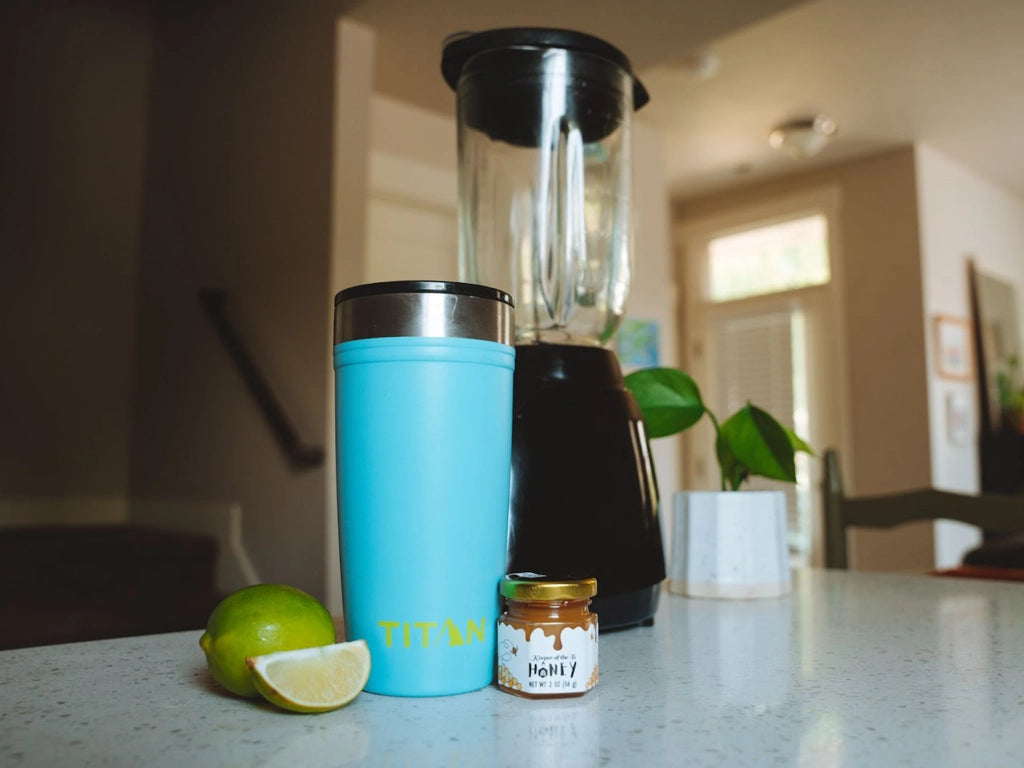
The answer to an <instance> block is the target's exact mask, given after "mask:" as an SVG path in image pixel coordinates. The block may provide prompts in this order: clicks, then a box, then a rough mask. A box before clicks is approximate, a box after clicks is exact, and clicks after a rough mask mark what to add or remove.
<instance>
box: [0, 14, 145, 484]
mask: <svg viewBox="0 0 1024 768" xmlns="http://www.w3.org/2000/svg"><path fill="white" fill-rule="evenodd" d="M149 58H150V32H149V18H148V15H147V13H146V12H145V10H144V6H143V7H142V8H141V9H136V8H135V7H134V6H132V5H131V4H127V3H118V2H83V3H56V2H45V1H44V2H12V3H5V4H3V8H2V10H0V94H2V97H0V158H2V159H0V359H2V362H0V371H2V375H0V499H4V498H8V499H9V498H22V499H27V498H34V499H40V498H49V499H60V498H65V497H72V496H73V497H91V499H92V501H90V502H88V503H90V504H91V503H94V502H95V500H97V499H103V500H109V501H110V502H111V503H113V504H117V503H118V500H119V499H120V500H121V502H122V503H123V499H124V497H125V496H126V495H127V493H128V486H129V431H130V418H131V399H132V379H133V376H134V367H135V364H134V360H135V343H136V336H135V323H134V317H135V307H136V304H135V285H136V280H137V266H136V254H137V248H138V236H139V230H138V221H139V212H140V209H141V204H142V203H141V199H142V173H143V157H144V140H145V129H146V99H147V87H148V79H149V77H148V72H149V66H148V65H149Z"/></svg>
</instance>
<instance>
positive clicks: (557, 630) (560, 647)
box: [498, 573, 598, 698]
mask: <svg viewBox="0 0 1024 768" xmlns="http://www.w3.org/2000/svg"><path fill="white" fill-rule="evenodd" d="M500 592H501V595H502V597H503V598H505V610H504V612H503V613H502V615H501V616H500V617H499V619H498V687H499V688H501V689H502V690H504V691H507V692H509V693H513V694H516V695H518V696H524V697H527V698H553V697H568V696H582V695H583V694H584V693H586V692H587V691H588V690H590V689H591V688H593V687H594V685H595V684H596V683H597V677H598V663H597V630H598V625H597V614H595V613H591V612H590V600H591V598H593V596H594V595H595V594H597V580H596V579H592V578H587V579H575V578H574V579H557V578H553V577H549V576H542V575H539V574H533V573H528V574H524V573H517V574H509V575H508V576H506V577H505V578H503V579H502V580H501V586H500Z"/></svg>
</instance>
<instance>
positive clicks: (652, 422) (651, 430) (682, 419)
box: [626, 368, 705, 438]
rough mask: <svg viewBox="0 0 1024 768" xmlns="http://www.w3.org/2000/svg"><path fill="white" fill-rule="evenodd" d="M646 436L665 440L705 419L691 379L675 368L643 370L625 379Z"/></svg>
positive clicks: (695, 387) (696, 390)
mask: <svg viewBox="0 0 1024 768" xmlns="http://www.w3.org/2000/svg"><path fill="white" fill-rule="evenodd" d="M626 388H627V389H629V391H630V392H632V393H633V397H635V398H636V401H637V404H638V405H639V406H640V412H641V413H642V414H643V417H644V423H645V424H646V425H647V434H648V436H650V437H652V438H654V437H666V436H668V435H674V434H676V433H677V432H682V431H683V430H685V429H689V428H690V427H692V426H693V425H694V424H696V423H697V422H698V421H700V417H701V416H703V415H704V410H705V409H704V402H703V401H702V400H701V398H700V390H698V389H697V384H696V383H695V382H694V380H693V379H692V378H690V377H689V376H688V375H687V374H685V373H683V372H682V371H679V370H676V369H675V368H644V369H643V370H639V371H635V372H633V373H631V374H629V375H628V376H627V377H626Z"/></svg>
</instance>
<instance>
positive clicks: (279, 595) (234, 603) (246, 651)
mask: <svg viewBox="0 0 1024 768" xmlns="http://www.w3.org/2000/svg"><path fill="white" fill-rule="evenodd" d="M336 639H337V637H336V635H335V632H334V622H333V621H332V619H331V614H330V613H328V612H327V609H326V608H324V606H323V605H322V604H321V603H320V602H319V601H318V600H317V599H316V598H315V597H312V596H311V595H307V594H306V593H305V592H303V591H301V590H298V589H295V588H294V587H288V586H285V585H283V584H256V585H255V586H252V587H244V588H242V589H240V590H238V591H237V592H234V593H232V594H230V595H228V596H227V597H225V598H224V599H223V600H222V601H221V602H220V605H218V606H217V607H216V608H214V609H213V613H211V614H210V620H209V621H208V622H207V624H206V632H204V633H203V636H202V637H201V638H199V647H200V648H202V649H203V652H204V653H205V654H206V663H207V666H209V668H210V672H211V673H212V674H213V677H214V679H215V680H216V681H217V682H218V683H220V684H221V685H223V686H224V687H225V688H227V689H228V690H229V691H231V692H232V693H236V694H238V695H239V696H249V697H253V696H258V695H259V694H258V693H257V692H256V687H255V685H253V682H252V675H251V673H250V671H249V668H248V667H247V666H246V664H245V660H246V658H247V657H249V656H264V655H266V654H268V653H276V652H278V651H292V650H296V649H299V648H313V647H315V646H321V645H331V644H333V643H334V642H335V640H336Z"/></svg>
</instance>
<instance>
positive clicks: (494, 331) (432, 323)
mask: <svg viewBox="0 0 1024 768" xmlns="http://www.w3.org/2000/svg"><path fill="white" fill-rule="evenodd" d="M386 336H426V337H435V338H443V337H455V338H465V339H481V340H483V341H496V342H499V343H501V344H509V345H511V344H512V297H511V296H509V295H508V294H507V293H505V292H504V291H499V290H497V289H496V288H488V287H486V286H483V285H474V284H472V283H455V282H448V281H442V280H401V281H396V282H389V283H367V284H365V285H354V286H352V287H351V288H346V289H344V290H343V291H339V292H338V294H337V295H336V296H335V297H334V343H335V344H341V343H343V342H346V341H355V340H356V339H375V338H381V337H386Z"/></svg>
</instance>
